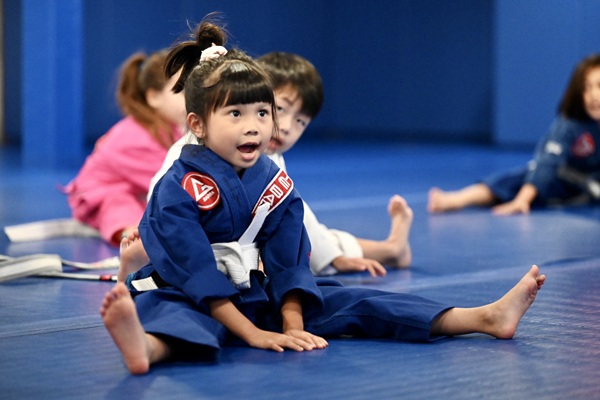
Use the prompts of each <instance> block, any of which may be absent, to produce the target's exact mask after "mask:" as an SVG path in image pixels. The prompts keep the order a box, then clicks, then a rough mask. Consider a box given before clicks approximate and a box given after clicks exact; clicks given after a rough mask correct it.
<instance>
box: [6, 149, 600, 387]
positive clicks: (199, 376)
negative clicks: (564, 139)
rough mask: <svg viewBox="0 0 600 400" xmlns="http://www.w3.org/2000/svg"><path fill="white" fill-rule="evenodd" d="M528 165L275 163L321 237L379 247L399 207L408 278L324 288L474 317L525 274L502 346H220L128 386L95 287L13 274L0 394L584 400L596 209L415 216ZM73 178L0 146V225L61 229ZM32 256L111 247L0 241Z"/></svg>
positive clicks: (363, 342) (424, 158)
mask: <svg viewBox="0 0 600 400" xmlns="http://www.w3.org/2000/svg"><path fill="white" fill-rule="evenodd" d="M529 156H530V151H523V150H499V149H495V148H490V147H484V146H467V145H425V144H413V143H375V144H371V143H342V144H340V143H337V142H336V143H333V142H332V143H301V144H300V145H298V146H297V147H296V148H294V149H293V150H292V151H291V152H290V153H289V154H288V155H287V156H286V162H287V165H288V172H289V173H290V175H291V176H292V178H293V179H294V181H295V184H296V187H297V188H298V189H299V191H300V192H301V194H302V195H303V197H304V198H305V199H306V200H307V201H308V203H309V204H311V206H312V207H313V210H314V211H315V213H316V214H317V216H318V217H319V218H320V220H321V222H323V223H325V224H326V225H328V226H330V227H335V228H338V229H343V230H348V231H350V232H352V233H354V234H356V235H358V236H361V237H366V238H373V239H383V238H384V237H385V236H386V235H387V232H388V229H389V218H388V215H387V211H386V206H387V201H388V199H389V198H390V197H391V196H392V195H393V194H395V193H399V194H401V195H403V196H404V197H405V198H406V199H407V200H408V202H409V204H410V205H411V207H412V208H413V210H414V213H415V219H414V223H413V227H412V231H411V236H410V242H411V246H412V249H413V255H414V256H413V265H412V267H411V268H410V269H409V270H403V271H390V272H389V274H388V275H387V276H386V277H385V278H371V277H369V276H368V275H366V274H350V275H343V276H338V279H339V280H340V281H341V282H343V283H344V284H345V285H347V286H361V285H369V286H371V287H376V288H380V289H385V290H390V291H397V292H410V293H415V294H419V295H422V296H425V297H429V298H432V299H435V300H439V301H443V302H448V303H451V304H455V305H457V306H476V305H481V304H485V303H488V302H491V301H494V300H496V299H497V298H498V297H500V296H501V295H502V294H503V293H504V292H506V291H507V290H508V289H509V288H511V287H512V286H513V285H514V284H515V283H516V282H517V281H518V280H519V279H520V277H521V276H522V275H523V274H524V273H525V272H526V271H527V270H528V269H529V267H530V266H531V264H534V263H535V264H538V265H539V266H540V267H541V270H542V272H543V273H545V274H546V275H547V277H548V278H547V282H546V285H545V286H544V287H543V289H542V290H541V291H540V293H539V294H538V298H537V300H536V302H535V303H534V304H533V306H532V307H531V308H530V310H529V311H528V313H527V314H526V315H525V316H524V318H523V320H522V322H521V324H520V325H519V329H518V331H517V334H516V336H515V337H514V339H512V340H495V339H492V338H490V337H488V336H485V335H468V336H464V337H456V338H448V339H443V340H440V341H436V342H433V343H429V344H413V343H402V342H395V341H390V340H369V339H332V340H330V341H329V342H330V345H329V347H328V348H327V349H325V350H321V351H312V352H304V353H295V352H292V351H286V352H284V353H275V352H269V351H264V350H256V349H250V348H245V347H231V348H225V349H224V350H223V351H222V354H221V357H220V359H219V361H218V362H217V363H210V364H207V363H175V364H162V365H157V366H155V367H154V368H153V369H152V370H151V371H150V373H149V374H147V375H144V376H131V375H130V374H129V373H128V371H127V369H126V368H125V366H124V364H123V362H122V360H121V356H120V354H119V352H118V350H117V349H116V347H115V345H114V344H113V342H112V340H111V339H110V337H109V335H108V333H107V332H106V330H105V329H104V327H103V325H102V321H101V319H100V316H99V314H98V308H99V306H100V302H101V299H102V298H103V296H104V293H105V292H106V291H107V290H108V289H109V288H110V287H111V285H112V284H111V283H107V282H88V281H72V280H64V279H51V278H40V277H29V278H22V279H18V280H13V281H10V282H5V283H0V360H1V362H0V398H2V399H41V398H43V399H81V398H85V399H96V398H98V399H132V398H135V399H167V398H168V399H192V398H193V399H233V398H253V399H368V398H376V399H432V398H444V399H481V398H486V399H487V398H489V399H526V398H538V399H565V398H569V399H592V398H600V346H599V345H598V343H600V306H599V304H600V283H599V282H600V207H592V206H586V207H568V208H553V209H546V210H535V211H534V212H532V213H531V214H530V215H520V216H512V217H494V216H492V215H491V214H490V212H489V210H487V209H482V208H472V209H468V210H464V211H461V212H454V213H449V214H443V215H430V214H428V213H427V212H426V210H425V206H426V200H427V190H428V189H429V188H430V187H431V186H439V187H441V188H444V189H456V188H459V187H461V186H464V185H466V184H470V183H472V182H474V181H475V180H477V179H478V178H480V177H482V176H484V175H486V174H487V173H490V172H494V171H498V170H500V169H505V168H510V167H513V166H515V165H519V164H523V163H525V162H526V161H527V160H528V159H529ZM75 173H76V171H68V170H67V171H35V170H27V169H23V168H21V167H20V159H19V155H18V153H17V152H16V151H15V150H14V149H0V199H1V200H0V227H4V226H7V225H13V224H18V223H24V222H31V221H36V220H43V219H50V218H65V217H69V215H70V213H69V209H68V207H67V204H66V198H65V197H64V195H62V194H61V193H60V191H59V190H57V188H56V187H57V185H64V184H66V183H68V181H69V179H70V178H71V177H72V176H74V174H75ZM34 253H53V254H59V255H61V256H62V257H64V258H66V259H71V260H77V261H95V260H98V259H101V258H106V257H109V256H114V255H117V254H118V251H117V249H115V248H112V247H110V246H108V245H106V244H104V243H102V242H100V241H99V240H98V239H91V238H61V239H52V240H47V241H43V242H27V243H10V242H9V241H8V238H6V237H5V236H4V234H3V233H0V254H6V255H10V256H21V255H27V254H34ZM109 272H110V271H109Z"/></svg>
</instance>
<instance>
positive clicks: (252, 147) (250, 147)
mask: <svg viewBox="0 0 600 400" xmlns="http://www.w3.org/2000/svg"><path fill="white" fill-rule="evenodd" d="M257 149H258V143H246V144H243V145H241V146H238V150H239V151H240V152H241V153H253V152H255V151H256V150H257Z"/></svg>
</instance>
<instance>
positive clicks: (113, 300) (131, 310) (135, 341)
mask: <svg viewBox="0 0 600 400" xmlns="http://www.w3.org/2000/svg"><path fill="white" fill-rule="evenodd" d="M100 315H101V316H102V319H103V321H104V326H106V329H107V330H108V332H109V333H110V335H111V336H112V338H113V340H114V342H115V344H116V345H117V347H118V348H119V350H120V351H121V355H122V356H123V360H124V361H125V364H126V365H127V368H128V369H129V371H130V372H131V373H132V374H144V373H146V372H148V369H149V368H150V356H149V354H150V351H149V344H148V341H147V337H146V333H145V332H144V328H143V327H142V324H141V323H140V320H139V318H138V315H137V310H136V308H135V303H134V302H133V299H132V298H131V295H130V294H129V291H128V290H127V288H126V287H125V285H124V284H123V283H122V282H117V284H116V285H115V286H114V287H113V289H112V290H111V291H110V292H108V293H107V294H106V296H105V297H104V301H103V302H102V307H101V308H100Z"/></svg>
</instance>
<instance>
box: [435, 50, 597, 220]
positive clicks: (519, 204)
mask: <svg viewBox="0 0 600 400" xmlns="http://www.w3.org/2000/svg"><path fill="white" fill-rule="evenodd" d="M599 145H600V54H595V55H591V56H588V57H587V58H585V59H583V60H582V61H581V62H580V63H579V64H578V65H577V67H576V68H575V70H574V71H573V73H572V75H571V79H570V82H569V84H568V86H567V89H566V91H565V93H564V94H563V98H562V100H561V102H560V105H559V108H558V116H557V118H556V119H555V121H554V123H553V124H552V126H551V127H550V131H549V132H548V134H547V135H546V136H545V137H544V138H542V140H541V141H540V142H539V143H538V145H537V147H536V151H535V155H534V159H533V161H531V162H530V163H529V165H528V166H526V167H523V168H518V169H515V170H513V171H509V172H507V173H501V174H497V175H494V176H491V177H489V178H487V179H485V180H483V181H482V182H481V183H477V184H474V185H470V186H467V187H465V188H463V189H460V190H457V191H450V192H445V191H442V190H440V189H438V188H432V189H431V190H430V192H429V203H428V206H427V208H428V210H429V211H430V212H444V211H450V210H459V209H462V208H464V207H469V206H494V207H493V208H492V211H493V212H494V213H495V214H499V215H508V214H517V213H528V212H529V211H530V209H531V207H535V206H547V205H552V204H574V203H586V202H590V201H595V202H597V201H599V200H600V182H599V180H600V148H599V147H598V146H599Z"/></svg>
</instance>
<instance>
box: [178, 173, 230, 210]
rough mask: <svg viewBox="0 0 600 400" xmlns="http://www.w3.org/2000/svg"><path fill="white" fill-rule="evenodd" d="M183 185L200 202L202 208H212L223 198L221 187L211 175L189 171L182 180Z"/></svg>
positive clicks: (199, 205)
mask: <svg viewBox="0 0 600 400" xmlns="http://www.w3.org/2000/svg"><path fill="white" fill-rule="evenodd" d="M181 186H182V187H183V188H184V189H185V191H186V192H188V193H189V195H190V196H192V198H193V199H194V200H195V201H196V203H198V207H199V208H200V209H201V210H205V211H207V210H212V209H213V208H215V207H216V206H217V204H219V201H220V200H221V194H220V192H219V187H218V186H217V183H216V182H215V181H214V180H213V179H212V178H211V177H210V176H207V175H202V174H201V173H198V172H188V173H187V174H185V176H184V177H183V179H182V180H181Z"/></svg>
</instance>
